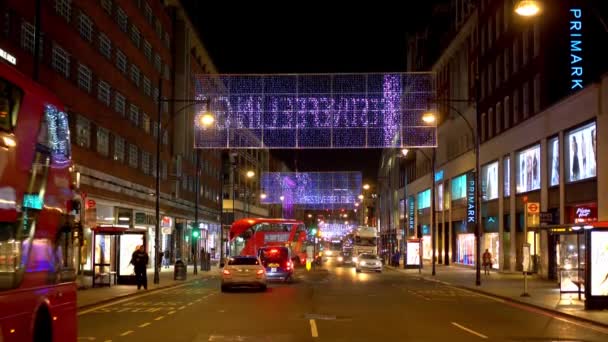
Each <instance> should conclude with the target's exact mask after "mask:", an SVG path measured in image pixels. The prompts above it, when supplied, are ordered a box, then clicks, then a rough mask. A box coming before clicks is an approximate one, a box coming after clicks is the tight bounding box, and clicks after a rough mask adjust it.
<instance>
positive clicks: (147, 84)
mask: <svg viewBox="0 0 608 342" xmlns="http://www.w3.org/2000/svg"><path fill="white" fill-rule="evenodd" d="M143 85H144V95H146V96H152V82H150V79H149V78H147V77H146V76H144V81H143Z"/></svg>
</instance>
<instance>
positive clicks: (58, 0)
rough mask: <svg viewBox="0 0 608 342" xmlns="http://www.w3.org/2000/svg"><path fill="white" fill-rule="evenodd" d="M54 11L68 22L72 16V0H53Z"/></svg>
mask: <svg viewBox="0 0 608 342" xmlns="http://www.w3.org/2000/svg"><path fill="white" fill-rule="evenodd" d="M55 12H56V13H57V14H59V15H60V16H62V17H63V18H64V19H65V20H66V21H67V22H68V23H69V22H70V18H71V17H72V0H55Z"/></svg>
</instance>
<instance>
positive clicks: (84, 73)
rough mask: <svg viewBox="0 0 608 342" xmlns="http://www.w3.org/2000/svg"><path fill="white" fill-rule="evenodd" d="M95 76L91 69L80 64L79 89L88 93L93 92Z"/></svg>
mask: <svg viewBox="0 0 608 342" xmlns="http://www.w3.org/2000/svg"><path fill="white" fill-rule="evenodd" d="M92 78H93V74H92V73H91V69H89V68H87V67H86V66H84V65H82V64H78V87H79V88H80V89H82V90H84V91H86V92H87V93H90V92H91V87H92V84H91V83H92Z"/></svg>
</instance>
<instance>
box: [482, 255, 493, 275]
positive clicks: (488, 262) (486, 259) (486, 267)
mask: <svg viewBox="0 0 608 342" xmlns="http://www.w3.org/2000/svg"><path fill="white" fill-rule="evenodd" d="M482 259H483V272H484V274H486V275H488V274H490V268H491V267H492V253H490V251H489V250H488V249H487V248H486V251H485V252H483V256H482Z"/></svg>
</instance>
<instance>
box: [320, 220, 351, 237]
mask: <svg viewBox="0 0 608 342" xmlns="http://www.w3.org/2000/svg"><path fill="white" fill-rule="evenodd" d="M354 228H355V225H354V224H352V223H347V224H344V222H328V223H323V224H321V225H319V229H320V231H321V237H323V238H324V239H328V240H331V239H342V238H343V237H344V236H346V235H347V234H348V233H350V232H351V231H352V230H353V229H354Z"/></svg>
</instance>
